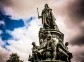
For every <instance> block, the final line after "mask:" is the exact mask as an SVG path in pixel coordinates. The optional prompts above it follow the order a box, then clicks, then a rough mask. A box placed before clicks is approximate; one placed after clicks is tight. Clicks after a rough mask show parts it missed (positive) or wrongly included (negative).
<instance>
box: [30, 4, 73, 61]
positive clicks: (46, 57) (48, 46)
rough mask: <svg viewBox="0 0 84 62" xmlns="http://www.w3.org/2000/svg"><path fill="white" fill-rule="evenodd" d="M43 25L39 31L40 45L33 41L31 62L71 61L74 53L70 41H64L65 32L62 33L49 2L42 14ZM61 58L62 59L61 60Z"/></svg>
mask: <svg viewBox="0 0 84 62" xmlns="http://www.w3.org/2000/svg"><path fill="white" fill-rule="evenodd" d="M38 18H41V19H42V24H43V27H41V28H40V31H39V46H37V45H36V44H35V42H33V43H32V45H33V48H32V56H31V55H29V61H31V62H71V58H72V57H73V56H72V53H70V52H69V51H68V45H69V43H68V42H66V43H65V44H64V43H63V41H64V40H63V39H64V34H63V33H61V32H60V31H59V29H58V27H57V25H56V24H55V20H56V19H55V17H54V16H53V13H52V9H51V8H49V6H48V4H45V8H44V9H43V10H42V14H41V16H39V13H38ZM59 60H60V61H59Z"/></svg>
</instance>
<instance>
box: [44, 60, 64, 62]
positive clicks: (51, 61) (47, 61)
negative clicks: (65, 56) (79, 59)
mask: <svg viewBox="0 0 84 62" xmlns="http://www.w3.org/2000/svg"><path fill="white" fill-rule="evenodd" d="M42 62H65V61H60V60H43V61H42Z"/></svg>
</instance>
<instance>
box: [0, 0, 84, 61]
mask: <svg viewBox="0 0 84 62" xmlns="http://www.w3.org/2000/svg"><path fill="white" fill-rule="evenodd" d="M46 3H47V4H49V7H50V8H52V10H53V14H54V16H55V18H56V24H57V25H58V27H59V29H60V31H61V32H63V33H64V35H65V37H64V42H69V43H70V44H69V51H70V52H72V53H73V59H72V62H84V0H0V62H5V61H6V60H7V59H8V57H9V55H10V54H11V53H18V55H19V56H20V59H22V60H24V62H28V61H27V60H28V55H29V54H31V48H32V46H31V43H32V42H33V41H35V42H36V44H37V45H38V44H39V43H38V42H39V41H38V40H39V38H38V32H39V28H40V27H42V24H41V19H38V17H37V7H38V9H39V13H40V14H41V11H42V9H43V8H44V4H46Z"/></svg>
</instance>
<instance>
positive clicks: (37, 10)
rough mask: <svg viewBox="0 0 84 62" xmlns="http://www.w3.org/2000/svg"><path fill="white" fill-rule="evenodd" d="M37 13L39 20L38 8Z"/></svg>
mask: <svg viewBox="0 0 84 62" xmlns="http://www.w3.org/2000/svg"><path fill="white" fill-rule="evenodd" d="M37 13H38V18H39V12H38V8H37Z"/></svg>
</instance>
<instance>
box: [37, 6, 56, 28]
mask: <svg viewBox="0 0 84 62" xmlns="http://www.w3.org/2000/svg"><path fill="white" fill-rule="evenodd" d="M38 18H42V24H43V28H44V29H58V27H57V25H56V24H55V20H56V19H55V17H54V15H53V13H52V9H51V8H49V6H48V4H45V8H44V9H43V10H42V14H41V16H39V13H38Z"/></svg>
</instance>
